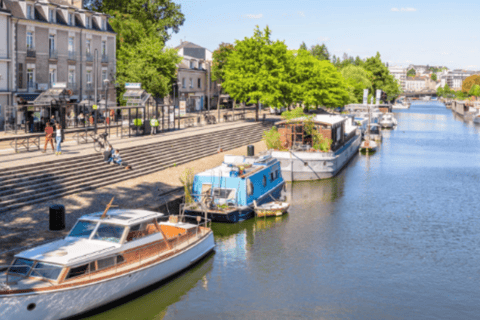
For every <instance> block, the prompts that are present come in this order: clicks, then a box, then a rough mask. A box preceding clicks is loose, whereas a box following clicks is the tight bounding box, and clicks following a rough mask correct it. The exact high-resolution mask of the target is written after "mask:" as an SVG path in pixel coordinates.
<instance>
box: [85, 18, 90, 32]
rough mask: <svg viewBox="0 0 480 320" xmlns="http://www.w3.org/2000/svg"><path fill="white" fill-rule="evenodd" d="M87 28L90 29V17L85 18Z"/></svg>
mask: <svg viewBox="0 0 480 320" xmlns="http://www.w3.org/2000/svg"><path fill="white" fill-rule="evenodd" d="M85 28H87V29H90V17H86V18H85Z"/></svg>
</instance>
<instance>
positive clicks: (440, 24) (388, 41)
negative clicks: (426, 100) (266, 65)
mask: <svg viewBox="0 0 480 320" xmlns="http://www.w3.org/2000/svg"><path fill="white" fill-rule="evenodd" d="M175 2H176V3H180V4H181V6H182V12H183V13H184V14H185V18H186V21H185V23H184V25H183V26H182V27H181V28H180V32H179V33H178V34H174V35H173V36H172V39H171V40H170V41H169V42H168V43H167V45H168V46H172V47H173V46H176V45H178V44H179V43H180V40H187V41H190V42H193V43H196V44H198V45H201V46H203V47H206V48H208V49H210V50H212V51H213V50H215V49H216V48H217V47H218V45H219V44H220V43H221V42H229V43H234V41H235V40H237V39H243V38H244V37H246V36H248V37H250V36H251V35H252V34H253V29H254V27H255V26H256V25H259V26H260V27H261V28H264V27H265V26H266V25H268V26H269V27H270V29H271V30H272V38H273V39H280V40H284V41H285V43H286V44H287V45H288V47H289V48H290V49H298V47H299V45H300V43H301V42H302V41H305V43H306V44H307V45H308V46H311V45H314V44H316V43H320V44H321V43H325V44H326V45H327V47H328V49H329V51H330V53H331V54H335V55H337V56H343V53H344V52H346V53H347V54H348V55H352V56H357V55H358V56H360V57H361V58H366V57H370V56H372V55H375V54H376V52H377V51H379V52H380V54H381V55H382V60H384V61H389V63H390V64H394V65H395V64H396V65H408V64H410V63H414V64H430V65H446V66H447V67H449V68H463V69H475V70H477V69H480V61H479V56H478V55H479V52H480V44H479V40H480V35H479V33H480V23H479V22H480V15H479V14H480V6H479V2H478V0H477V1H470V0H468V1H457V2H453V1H431V0H426V1H389V0H387V1H385V0H384V1H379V0H371V1H368V0H364V1H359V0H348V1H342V0H337V1H330V0H328V1H313V0H290V1H285V0H256V1H251V0H247V1H228V0H223V1H221V0H175Z"/></svg>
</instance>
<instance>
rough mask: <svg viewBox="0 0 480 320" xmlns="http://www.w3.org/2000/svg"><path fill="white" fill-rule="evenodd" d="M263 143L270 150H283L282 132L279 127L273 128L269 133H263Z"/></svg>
mask: <svg viewBox="0 0 480 320" xmlns="http://www.w3.org/2000/svg"><path fill="white" fill-rule="evenodd" d="M262 140H263V141H265V144H266V145H267V148H268V149H275V150H280V149H282V142H281V141H280V132H278V130H277V127H272V128H271V129H270V130H269V131H263V139H262Z"/></svg>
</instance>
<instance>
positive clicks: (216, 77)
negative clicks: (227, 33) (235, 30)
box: [212, 42, 235, 82]
mask: <svg viewBox="0 0 480 320" xmlns="http://www.w3.org/2000/svg"><path fill="white" fill-rule="evenodd" d="M233 50H235V47H234V46H233V44H230V43H223V42H222V43H221V44H220V46H219V47H218V49H217V50H215V51H213V55H212V56H213V63H212V80H213V81H221V82H223V79H224V78H225V76H224V67H225V64H226V63H227V60H228V56H229V55H230V54H231V53H232V51H233Z"/></svg>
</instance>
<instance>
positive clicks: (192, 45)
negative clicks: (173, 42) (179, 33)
mask: <svg viewBox="0 0 480 320" xmlns="http://www.w3.org/2000/svg"><path fill="white" fill-rule="evenodd" d="M182 48H199V49H205V48H204V47H201V46H199V45H198V44H195V43H192V42H188V41H183V42H182V43H181V44H180V45H179V46H176V47H175V49H182Z"/></svg>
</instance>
